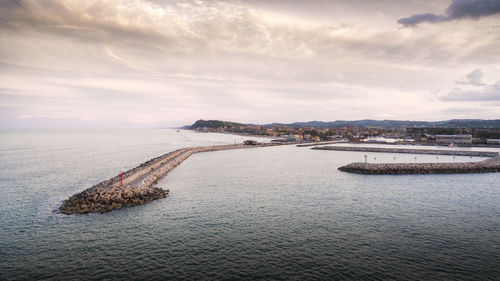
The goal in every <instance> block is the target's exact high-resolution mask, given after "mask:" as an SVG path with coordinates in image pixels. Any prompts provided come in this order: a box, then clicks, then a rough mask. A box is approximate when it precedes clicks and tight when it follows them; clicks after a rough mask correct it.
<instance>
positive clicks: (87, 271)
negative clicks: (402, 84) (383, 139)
mask: <svg viewBox="0 0 500 281" xmlns="http://www.w3.org/2000/svg"><path fill="white" fill-rule="evenodd" d="M246 139H255V140H259V141H270V140H269V139H266V138H262V139H260V138H253V137H245V136H238V135H230V134H212V133H196V132H193V131H186V130H180V131H177V130H172V129H141V130H135V129H134V130H132V129H130V130H90V129H78V130H77V129H75V130H63V129H53V130H47V129H43V130H42V129H39V130H2V131H0V280H500V173H485V174H448V175H358V174H351V173H345V172H341V171H339V170H338V169H337V168H338V167H340V166H342V165H345V164H348V163H351V162H363V161H364V159H365V155H367V161H369V162H457V161H479V160H482V159H484V158H477V157H474V158H471V157H458V156H455V157H454V156H442V155H440V156H436V155H412V154H390V153H367V152H349V151H322V150H311V149H310V147H296V146H295V145H287V146H279V147H263V148H249V149H239V150H228V151H216V152H206V153H199V154H195V155H192V156H191V157H190V158H189V159H187V160H186V161H185V162H183V163H182V164H181V165H180V166H179V167H177V168H176V169H175V170H173V171H172V172H171V173H169V174H168V176H167V177H165V178H164V179H163V180H161V181H160V182H159V183H158V186H159V187H162V188H164V189H169V190H170V194H169V196H168V197H167V198H164V199H160V200H155V201H153V202H150V203H148V204H144V205H140V206H134V207H127V208H123V209H120V210H115V211H112V212H109V213H103V214H100V213H97V214H84V215H81V214H77V215H69V216H68V215H63V214H60V213H59V212H58V211H57V209H58V206H59V205H60V204H61V203H62V202H63V200H65V199H66V198H68V197H69V196H71V195H73V194H74V193H77V192H80V191H82V190H84V189H86V188H89V187H91V186H92V185H94V184H97V183H99V182H101V181H103V180H105V179H108V178H110V177H113V176H116V175H117V174H119V173H120V171H123V170H128V169H131V168H133V167H135V166H137V165H139V164H140V163H143V162H145V161H146V160H148V159H151V158H153V157H156V156H160V155H162V154H165V153H167V152H170V151H173V150H175V149H179V148H182V147H191V146H198V145H213V144H232V143H235V142H236V143H240V142H242V141H243V140H246ZM370 145H374V144H370ZM411 148H418V146H411ZM425 148H428V147H425ZM462 149H470V150H485V148H462ZM487 150H495V151H500V150H499V149H487Z"/></svg>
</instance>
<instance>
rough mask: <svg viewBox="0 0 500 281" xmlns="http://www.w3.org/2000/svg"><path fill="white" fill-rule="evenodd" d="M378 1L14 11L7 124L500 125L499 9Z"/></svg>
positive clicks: (2, 10)
mask: <svg viewBox="0 0 500 281" xmlns="http://www.w3.org/2000/svg"><path fill="white" fill-rule="evenodd" d="M365 2H366V1H360V0H356V1H347V0H346V1H322V0H312V1H257V0H254V1H202V0H196V1H139V0H127V1H125V0H92V1H70V0H53V1H35V0H33V1H30V0H23V1H21V0H17V1H3V2H1V3H2V4H0V21H1V25H0V122H1V124H0V125H1V126H2V127H67V126H77V127H128V126H132V127H157V126H178V125H184V124H188V123H191V122H192V121H194V120H196V119H200V118H206V119H207V118H209V119H225V120H233V121H240V122H252V123H271V122H293V121H307V120H325V121H329V120H336V119H365V118H370V119H416V120H441V119H453V118H485V119H486V118H499V117H500V115H499V112H500V87H499V86H498V85H499V84H500V52H499V51H498V50H500V13H499V12H495V11H496V10H494V9H495V7H498V5H497V4H498V1H489V2H492V4H491V5H492V6H491V7H493V8H491V9H490V10H491V12H488V11H487V12H486V13H484V12H483V14H478V15H476V14H475V15H474V16H467V15H465V16H461V17H459V16H457V17H456V18H452V15H453V14H452V12H453V11H455V10H452V12H450V7H454V6H453V5H465V4H467V5H474V4H475V3H476V2H477V3H479V2H484V1H479V0H477V1H471V0H468V1H465V0H461V1H457V0H454V1H396V0H394V1H389V0H379V1H369V3H368V4H367V3H365ZM459 2H460V3H459ZM462 2H464V3H465V2H467V3H465V4H464V3H462ZM479 4H482V3H479ZM483 6H484V5H483ZM471 7H473V6H471ZM480 12H481V11H480ZM422 14H434V15H445V16H447V17H448V18H447V20H439V21H432V20H421V19H422V17H413V18H412V16H418V15H422ZM404 19H406V21H405V20H404ZM410 19H413V20H418V22H417V21H413V22H410ZM398 22H399V23H398ZM402 22H403V23H402Z"/></svg>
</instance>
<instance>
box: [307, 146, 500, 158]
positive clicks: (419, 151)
mask: <svg viewBox="0 0 500 281" xmlns="http://www.w3.org/2000/svg"><path fill="white" fill-rule="evenodd" d="M311 149H317V150H334V151H364V152H386V153H411V154H434V155H454V156H474V157H495V156H498V152H494V151H470V150H451V149H450V150H438V149H410V148H390V147H367V146H322V147H313V148H311Z"/></svg>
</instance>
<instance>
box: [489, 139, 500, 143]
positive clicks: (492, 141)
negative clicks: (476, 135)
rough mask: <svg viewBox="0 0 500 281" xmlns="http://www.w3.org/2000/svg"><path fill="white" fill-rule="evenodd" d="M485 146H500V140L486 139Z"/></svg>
mask: <svg viewBox="0 0 500 281" xmlns="http://www.w3.org/2000/svg"><path fill="white" fill-rule="evenodd" d="M486 143H487V144H500V139H486Z"/></svg>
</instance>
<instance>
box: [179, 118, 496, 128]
mask: <svg viewBox="0 0 500 281" xmlns="http://www.w3.org/2000/svg"><path fill="white" fill-rule="evenodd" d="M240 126H263V127H266V128H272V127H277V126H279V127H283V126H287V127H290V128H305V127H311V128H339V127H347V126H356V127H381V128H387V127H401V126H404V127H407V128H490V129H491V128H500V119H492V120H483V119H452V120H447V121H435V122H427V121H409V120H372V119H365V120H353V121H347V120H337V121H330V122H324V121H308V122H294V123H289V124H285V123H271V124H264V125H256V124H243V123H236V122H230V121H220V120H198V121H196V122H195V123H194V124H192V125H190V126H184V127H182V128H183V129H192V130H194V129H197V128H203V127H207V128H220V127H228V128H231V127H240Z"/></svg>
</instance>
